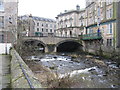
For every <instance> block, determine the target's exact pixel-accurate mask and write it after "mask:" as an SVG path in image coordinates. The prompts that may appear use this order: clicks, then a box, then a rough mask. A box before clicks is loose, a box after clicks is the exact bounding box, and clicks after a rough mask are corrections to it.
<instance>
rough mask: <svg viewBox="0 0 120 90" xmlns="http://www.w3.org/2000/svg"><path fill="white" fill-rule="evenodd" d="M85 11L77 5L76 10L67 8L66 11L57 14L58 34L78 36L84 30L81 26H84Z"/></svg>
mask: <svg viewBox="0 0 120 90" xmlns="http://www.w3.org/2000/svg"><path fill="white" fill-rule="evenodd" d="M84 12H85V10H80V6H79V5H77V6H76V10H70V11H67V10H65V12H64V13H60V14H59V15H57V17H56V20H57V21H56V22H57V30H56V35H57V36H61V37H78V35H80V34H81V32H82V31H81V30H80V27H81V26H82V27H83V26H84V24H85V23H84ZM81 29H83V28H81Z"/></svg>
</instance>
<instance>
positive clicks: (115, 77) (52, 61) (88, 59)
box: [33, 54, 120, 88]
mask: <svg viewBox="0 0 120 90" xmlns="http://www.w3.org/2000/svg"><path fill="white" fill-rule="evenodd" d="M83 57H84V58H83ZM33 59H36V60H38V61H37V62H38V63H40V64H42V65H44V66H46V67H48V68H50V69H51V70H52V71H53V72H56V73H57V74H58V75H59V78H63V77H66V76H68V75H69V77H70V78H72V80H73V81H75V82H76V83H75V84H74V85H72V86H71V88H120V78H119V77H120V66H119V65H118V64H117V63H116V62H114V61H111V60H106V59H104V60H103V59H102V60H101V59H100V58H99V57H95V56H90V55H84V56H82V55H81V56H79V57H71V56H70V55H50V54H46V55H42V56H36V57H34V58H33Z"/></svg>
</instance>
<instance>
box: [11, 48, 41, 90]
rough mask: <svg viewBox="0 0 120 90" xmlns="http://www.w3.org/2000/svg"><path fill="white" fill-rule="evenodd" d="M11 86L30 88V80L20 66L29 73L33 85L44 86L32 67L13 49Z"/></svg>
mask: <svg viewBox="0 0 120 90" xmlns="http://www.w3.org/2000/svg"><path fill="white" fill-rule="evenodd" d="M11 56H12V59H11V84H12V85H11V86H12V88H30V85H29V84H28V81H27V79H26V77H25V75H24V73H23V71H22V69H21V67H20V64H21V66H22V67H23V69H24V71H25V73H26V74H27V76H28V78H29V80H30V82H31V84H32V86H33V87H34V88H42V86H41V84H40V82H39V80H38V79H37V78H36V77H35V76H34V74H33V72H32V71H31V70H30V68H29V67H28V66H27V65H26V64H25V62H24V61H23V59H22V58H21V57H20V56H19V54H18V53H17V52H16V51H15V50H14V49H12V50H11Z"/></svg>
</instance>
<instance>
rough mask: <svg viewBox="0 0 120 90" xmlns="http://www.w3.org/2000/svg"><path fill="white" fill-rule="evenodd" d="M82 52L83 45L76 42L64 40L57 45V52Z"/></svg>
mask: <svg viewBox="0 0 120 90" xmlns="http://www.w3.org/2000/svg"><path fill="white" fill-rule="evenodd" d="M76 51H82V44H81V43H80V42H79V41H76V40H71V39H69V40H63V41H60V42H58V43H57V44H56V52H76Z"/></svg>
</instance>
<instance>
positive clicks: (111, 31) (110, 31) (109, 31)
mask: <svg viewBox="0 0 120 90" xmlns="http://www.w3.org/2000/svg"><path fill="white" fill-rule="evenodd" d="M109 32H110V33H112V23H110V30H109Z"/></svg>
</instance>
